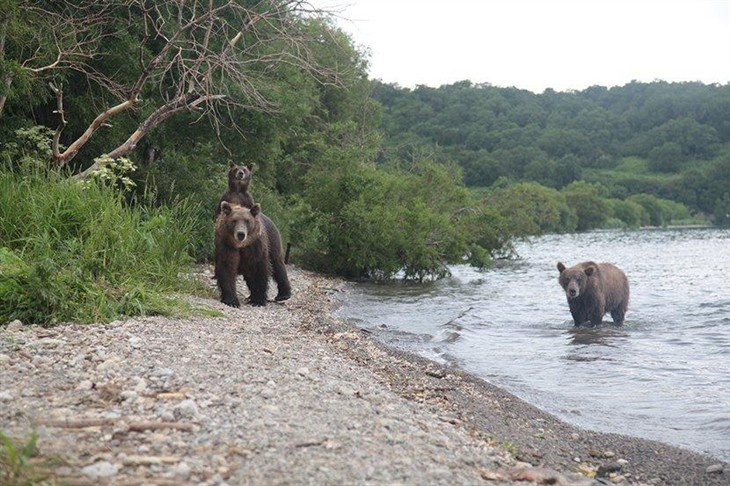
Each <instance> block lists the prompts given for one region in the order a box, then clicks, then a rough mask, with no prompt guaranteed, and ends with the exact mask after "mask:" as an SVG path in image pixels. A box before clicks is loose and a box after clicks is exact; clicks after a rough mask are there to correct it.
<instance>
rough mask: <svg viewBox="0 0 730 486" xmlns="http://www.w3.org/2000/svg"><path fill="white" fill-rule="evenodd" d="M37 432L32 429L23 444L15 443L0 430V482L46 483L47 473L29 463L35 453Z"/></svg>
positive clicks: (12, 484) (16, 485) (17, 485)
mask: <svg viewBox="0 0 730 486" xmlns="http://www.w3.org/2000/svg"><path fill="white" fill-rule="evenodd" d="M37 442H38V434H36V433H35V431H33V432H32V433H31V435H30V437H28V440H27V441H25V443H23V444H20V445H18V444H16V443H15V442H14V441H13V440H11V439H10V437H8V436H6V435H5V434H3V433H2V432H0V484H3V485H7V486H21V485H31V484H41V483H43V484H50V483H47V480H48V474H46V473H45V472H44V471H43V470H42V468H39V467H38V466H36V465H34V464H31V463H30V459H31V458H32V457H33V456H34V455H35V454H36V444H37Z"/></svg>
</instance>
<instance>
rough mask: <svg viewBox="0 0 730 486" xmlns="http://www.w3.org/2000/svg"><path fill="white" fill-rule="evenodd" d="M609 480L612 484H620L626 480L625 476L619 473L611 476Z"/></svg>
mask: <svg viewBox="0 0 730 486" xmlns="http://www.w3.org/2000/svg"><path fill="white" fill-rule="evenodd" d="M611 482H612V483H613V484H621V483H624V482H626V478H625V477H623V476H621V475H620V474H617V475H616V476H613V477H612V478H611Z"/></svg>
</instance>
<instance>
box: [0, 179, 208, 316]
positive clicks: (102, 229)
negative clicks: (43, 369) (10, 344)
mask: <svg viewBox="0 0 730 486" xmlns="http://www.w3.org/2000/svg"><path fill="white" fill-rule="evenodd" d="M144 199H145V198H144V197H142V198H139V199H138V200H135V201H133V203H132V204H130V203H128V202H126V201H125V198H124V195H123V194H122V193H121V192H120V191H119V189H117V188H115V187H113V185H111V184H109V183H108V181H106V182H105V181H104V180H91V181H86V182H85V183H83V184H82V183H79V182H77V181H72V180H68V179H64V178H62V177H61V176H59V175H57V174H53V173H51V174H47V175H41V174H30V175H25V174H24V175H19V174H18V173H14V172H10V171H0V323H4V322H8V321H11V320H14V319H20V320H21V321H23V322H34V323H43V324H51V323H57V322H63V321H76V322H95V321H108V320H113V319H116V318H118V317H121V316H128V315H138V314H170V313H175V312H180V311H182V310H183V308H184V305H183V304H180V303H178V302H176V301H175V300H174V299H172V298H171V297H169V296H168V295H169V294H170V293H171V292H174V291H183V290H189V289H190V288H191V287H192V286H193V285H194V284H193V283H192V281H191V280H189V279H186V278H183V277H181V274H184V273H185V272H187V271H188V268H189V264H190V263H191V258H190V256H189V254H188V250H189V235H190V234H191V232H192V231H193V229H194V228H195V227H196V224H198V223H196V220H195V218H194V217H193V213H194V210H195V208H194V207H193V206H191V205H189V204H187V203H186V202H184V201H182V202H178V203H177V204H176V205H174V206H172V207H153V206H152V205H147V204H144V203H145V202H148V201H145V200H144ZM148 199H150V200H151V199H152V195H149V197H148Z"/></svg>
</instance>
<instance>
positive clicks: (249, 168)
mask: <svg viewBox="0 0 730 486" xmlns="http://www.w3.org/2000/svg"><path fill="white" fill-rule="evenodd" d="M246 168H247V169H248V170H250V171H251V172H253V164H248V165H247V166H246Z"/></svg>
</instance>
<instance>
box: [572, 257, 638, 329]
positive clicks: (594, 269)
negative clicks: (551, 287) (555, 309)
mask: <svg viewBox="0 0 730 486" xmlns="http://www.w3.org/2000/svg"><path fill="white" fill-rule="evenodd" d="M558 271H559V272H560V277H559V278H558V282H559V283H560V286H561V287H563V290H564V291H565V296H566V297H567V299H568V307H570V313H571V314H572V316H573V322H575V325H576V326H579V325H581V324H585V323H586V322H590V323H591V324H592V325H594V326H596V325H598V324H600V323H601V322H602V321H603V316H604V315H605V314H606V313H607V312H610V313H611V317H612V318H613V322H614V324H616V325H619V326H620V325H622V324H623V323H624V316H625V315H626V310H627V309H628V306H629V281H628V279H627V278H626V275H625V274H624V272H623V271H621V269H619V268H618V267H616V266H614V265H612V264H610V263H595V262H583V263H579V264H577V265H574V266H572V267H570V268H567V267H566V266H565V265H564V264H563V263H558Z"/></svg>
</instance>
